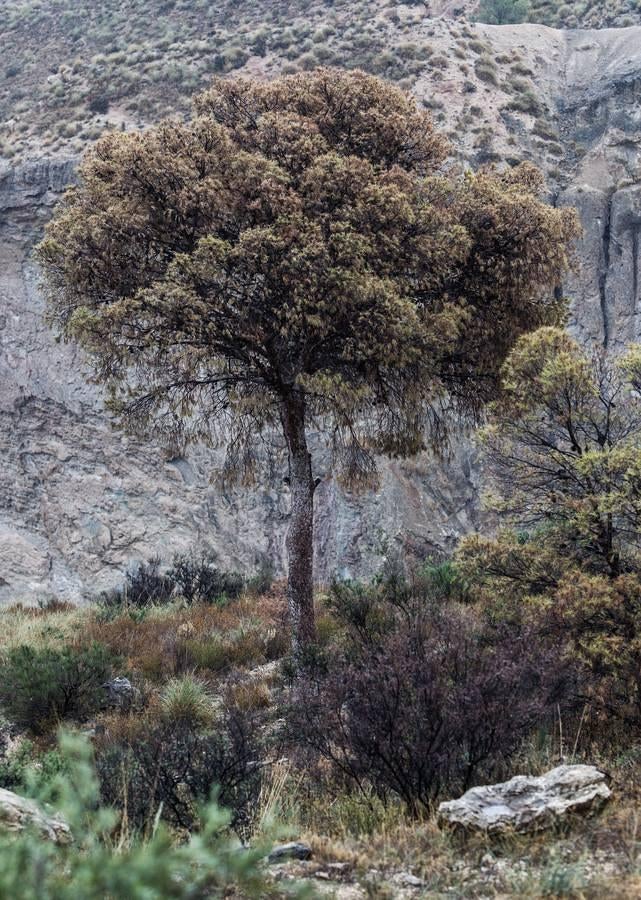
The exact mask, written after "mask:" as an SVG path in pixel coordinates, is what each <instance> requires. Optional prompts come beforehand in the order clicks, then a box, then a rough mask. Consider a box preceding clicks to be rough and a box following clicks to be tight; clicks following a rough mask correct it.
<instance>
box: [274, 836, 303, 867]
mask: <svg viewBox="0 0 641 900" xmlns="http://www.w3.org/2000/svg"><path fill="white" fill-rule="evenodd" d="M311 857H312V848H311V847H310V846H309V845H308V844H303V843H301V842H300V841H292V842H291V843H289V844H279V845H278V846H277V847H274V849H273V850H272V852H271V853H270V854H269V856H268V857H267V862H268V863H272V864H273V863H281V862H287V861H288V860H290V859H299V860H303V861H304V860H307V859H311Z"/></svg>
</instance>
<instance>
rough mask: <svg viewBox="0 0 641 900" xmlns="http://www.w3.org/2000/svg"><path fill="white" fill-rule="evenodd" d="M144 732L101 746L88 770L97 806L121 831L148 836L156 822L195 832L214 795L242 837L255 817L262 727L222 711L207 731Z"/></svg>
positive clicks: (251, 717)
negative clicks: (93, 776)
mask: <svg viewBox="0 0 641 900" xmlns="http://www.w3.org/2000/svg"><path fill="white" fill-rule="evenodd" d="M150 724H151V728H149V729H147V730H146V731H145V732H143V733H137V732H135V731H134V732H133V733H132V734H131V735H130V737H128V738H127V737H125V738H124V739H122V738H121V739H118V740H114V739H111V740H109V739H103V741H102V742H101V743H100V744H99V746H98V747H97V750H96V770H97V773H98V777H99V779H100V786H101V794H102V798H103V800H104V802H105V803H107V804H109V805H110V806H114V807H115V808H117V809H120V810H121V812H122V814H123V817H125V816H126V818H127V822H128V825H129V827H133V828H134V829H136V830H138V829H140V830H150V829H153V827H154V823H155V821H156V819H157V817H158V816H160V817H162V818H163V819H164V820H165V821H167V822H169V823H170V824H171V825H173V826H175V827H178V828H181V829H186V830H189V831H191V830H195V829H197V828H198V826H199V811H198V806H199V804H201V803H203V802H205V801H206V800H208V799H209V798H210V796H211V794H212V791H214V790H216V791H217V799H218V802H219V803H220V804H221V806H223V807H225V808H226V809H228V810H229V811H230V812H231V816H232V820H231V823H232V826H233V827H234V828H235V829H236V830H237V831H238V832H239V833H245V832H246V830H247V829H249V828H250V826H251V824H252V822H253V821H254V818H255V816H256V814H257V812H258V807H259V797H260V793H261V783H262V773H263V764H262V762H261V760H262V757H263V748H262V741H261V728H262V720H261V719H260V718H259V717H258V716H257V715H256V714H254V713H248V712H245V711H243V710H240V709H238V708H237V707H234V706H233V705H231V704H226V705H225V707H224V710H223V711H222V714H221V715H220V716H219V717H218V719H217V720H216V721H215V725H214V727H213V728H212V730H211V731H209V732H205V733H203V732H202V731H201V730H199V729H198V730H195V729H192V728H190V727H188V725H187V723H184V722H183V723H182V725H181V727H179V728H177V727H176V725H175V723H171V724H169V723H164V722H162V723H161V724H153V723H150Z"/></svg>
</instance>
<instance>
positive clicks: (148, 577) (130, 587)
mask: <svg viewBox="0 0 641 900" xmlns="http://www.w3.org/2000/svg"><path fill="white" fill-rule="evenodd" d="M175 587H176V584H175V581H174V580H173V578H171V577H170V576H169V575H161V573H160V559H159V558H158V557H154V558H153V559H150V560H149V562H148V563H141V565H140V566H139V567H138V568H137V569H135V570H134V571H132V572H127V575H126V580H125V584H124V586H123V587H122V588H120V589H117V590H113V591H109V592H108V593H104V594H102V596H101V601H102V603H103V604H104V605H105V606H107V607H116V608H119V607H122V606H133V607H135V608H145V607H147V606H151V605H153V604H156V603H166V602H167V601H168V600H170V599H171V597H172V595H173V593H174V590H175Z"/></svg>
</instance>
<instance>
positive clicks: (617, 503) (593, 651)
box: [459, 328, 641, 727]
mask: <svg viewBox="0 0 641 900" xmlns="http://www.w3.org/2000/svg"><path fill="white" fill-rule="evenodd" d="M640 360H641V354H640V353H639V349H638V348H634V349H633V350H632V351H631V352H630V353H629V354H627V355H626V356H625V357H624V358H623V359H621V360H618V361H617V360H610V359H608V358H607V357H606V356H604V355H603V353H602V352H595V353H593V354H590V353H588V352H586V351H584V350H582V349H581V348H580V347H579V346H578V345H577V343H576V342H575V341H574V340H573V339H572V338H571V337H570V336H569V335H567V334H565V333H564V332H562V331H559V330H557V329H553V328H544V329H541V330H539V331H537V332H536V333H534V334H531V335H528V336H526V337H524V338H522V339H521V340H520V341H519V342H518V343H517V345H516V347H515V349H514V350H513V352H512V353H511V354H510V356H509V358H508V361H507V363H506V365H505V368H504V376H505V391H504V396H503V397H502V398H501V400H500V402H499V403H498V404H496V405H495V406H494V408H493V411H492V415H491V423H490V425H489V426H488V427H487V428H486V429H485V432H484V439H485V449H486V452H487V458H488V462H489V467H490V472H491V473H492V474H493V476H494V483H495V486H496V487H497V488H498V491H499V493H500V495H501V497H502V499H503V503H502V506H503V509H504V512H506V513H507V516H508V521H509V522H510V524H511V525H512V526H515V527H516V528H519V529H522V530H521V531H520V532H514V531H503V532H501V533H500V534H499V536H498V538H497V539H491V538H483V537H479V536H473V537H469V538H466V539H465V540H464V541H463V542H462V544H461V546H460V548H459V564H460V566H461V567H462V569H463V573H464V575H466V576H467V577H468V579H469V582H470V583H472V584H474V585H475V588H476V591H477V592H479V593H480V594H481V596H482V597H483V598H484V599H485V601H486V603H487V604H488V606H489V608H490V609H491V610H492V611H493V614H494V615H495V616H497V617H499V618H501V619H504V618H506V617H508V618H512V617H516V618H523V619H524V620H525V621H527V622H528V623H529V624H530V626H531V624H532V621H534V622H535V623H536V627H537V629H538V630H539V631H542V632H543V633H544V634H545V635H546V636H547V638H548V639H550V638H551V639H552V640H553V641H554V643H555V645H556V646H557V648H558V650H559V653H563V652H564V651H565V652H566V653H567V654H568V655H569V656H570V657H571V658H572V659H573V660H575V661H577V662H579V663H581V664H582V665H583V674H584V688H583V689H584V692H585V697H586V698H587V699H589V700H590V702H591V703H593V704H594V706H595V707H596V708H598V709H600V710H605V711H606V712H607V713H608V714H614V715H616V716H618V717H619V718H621V719H623V720H624V721H625V722H627V723H628V724H632V725H634V726H635V727H638V724H639V722H640V721H641V577H640V575H641V555H640V553H639V550H640V549H641V396H640V394H639V390H638V388H639V382H640V381H641V379H640V378H639V373H640V372H641V362H640Z"/></svg>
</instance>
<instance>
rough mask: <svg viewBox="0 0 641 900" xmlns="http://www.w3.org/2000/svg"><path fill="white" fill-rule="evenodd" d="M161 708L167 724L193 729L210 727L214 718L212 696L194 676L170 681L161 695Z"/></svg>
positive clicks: (184, 676) (185, 676)
mask: <svg viewBox="0 0 641 900" xmlns="http://www.w3.org/2000/svg"><path fill="white" fill-rule="evenodd" d="M160 708H161V710H162V716H163V719H164V720H165V722H167V723H171V724H174V725H185V726H187V727H191V728H198V727H200V726H203V725H209V724H210V723H211V720H212V716H213V702H212V697H211V694H210V693H209V691H208V690H207V686H206V685H205V684H204V683H203V682H202V681H200V680H199V679H198V678H195V677H194V676H193V675H183V676H181V677H180V678H172V679H171V680H170V681H168V682H167V684H166V685H165V687H164V688H163V692H162V694H161V698H160Z"/></svg>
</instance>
